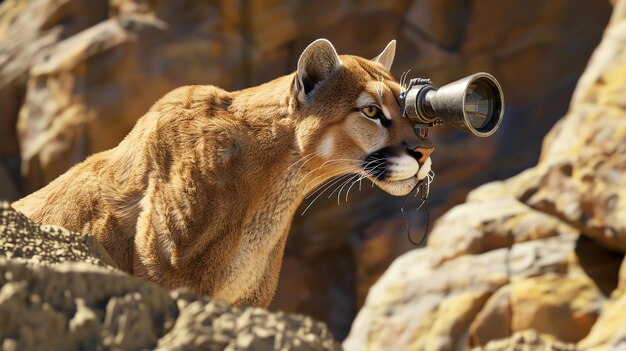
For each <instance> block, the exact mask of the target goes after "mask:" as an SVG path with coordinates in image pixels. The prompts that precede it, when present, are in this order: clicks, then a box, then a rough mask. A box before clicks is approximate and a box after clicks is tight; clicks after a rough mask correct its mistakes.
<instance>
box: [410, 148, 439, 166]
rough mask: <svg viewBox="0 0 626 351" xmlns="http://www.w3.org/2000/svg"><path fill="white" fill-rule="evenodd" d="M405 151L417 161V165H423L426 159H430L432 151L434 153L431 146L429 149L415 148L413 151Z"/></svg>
mask: <svg viewBox="0 0 626 351" xmlns="http://www.w3.org/2000/svg"><path fill="white" fill-rule="evenodd" d="M406 151H407V152H408V153H409V155H411V156H412V157H413V158H414V159H416V160H417V163H419V164H421V165H422V164H424V162H426V160H428V158H429V157H430V154H432V153H433V151H435V147H434V146H431V147H429V148H425V147H416V148H413V149H406Z"/></svg>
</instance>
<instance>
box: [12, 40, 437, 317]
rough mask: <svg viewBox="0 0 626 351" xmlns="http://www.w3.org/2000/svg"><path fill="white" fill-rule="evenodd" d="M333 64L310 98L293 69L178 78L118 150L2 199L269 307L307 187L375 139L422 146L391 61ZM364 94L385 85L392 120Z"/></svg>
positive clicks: (203, 287)
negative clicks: (221, 83) (256, 76)
mask: <svg viewBox="0 0 626 351" xmlns="http://www.w3.org/2000/svg"><path fill="white" fill-rule="evenodd" d="M322 44H323V45H325V44H324V43H322ZM313 49H314V48H313ZM313 49H311V50H313ZM393 49H394V50H395V42H394V48H393ZM333 50H334V49H333ZM328 52H329V51H328ZM303 55H304V54H303ZM324 55H326V54H324ZM324 55H321V56H320V57H314V59H315V60H317V59H321V60H326V59H327V58H326V57H325V56H324ZM383 56H384V57H385V58H386V61H385V63H386V64H387V63H388V64H390V62H389V54H388V53H387V54H386V55H383ZM391 59H393V58H391ZM303 61H305V59H304V58H302V59H301V63H302V62H303ZM337 62H339V61H337ZM304 63H306V62H304ZM304 63H302V64H304ZM340 63H341V66H340V67H339V68H333V67H331V68H330V69H334V71H333V72H332V74H330V75H329V78H328V79H325V80H323V81H321V82H320V83H319V85H318V86H317V87H316V88H315V89H314V90H313V92H314V94H313V95H312V97H307V96H306V95H305V94H303V91H302V90H303V86H302V84H300V83H301V81H300V80H304V78H302V79H300V74H301V73H302V72H296V73H293V74H290V75H287V76H284V77H281V78H278V79H276V80H274V81H271V82H269V83H266V84H263V85H261V86H258V87H253V88H249V89H245V90H241V91H236V92H227V91H224V90H222V89H219V88H217V87H213V86H187V87H182V88H179V89H176V90H174V91H172V92H170V93H168V94H167V95H165V96H164V97H163V98H161V99H160V100H159V101H158V102H156V103H155V104H154V106H152V108H151V109H150V110H149V111H148V112H147V113H146V114H145V115H144V116H143V117H141V118H140V119H139V120H138V122H137V124H136V125H135V127H134V128H133V130H132V131H131V132H130V133H129V134H128V135H127V136H126V138H125V139H124V140H123V141H122V142H121V143H120V144H119V145H118V146H117V147H115V148H113V149H111V150H108V151H104V152H101V153H98V154H95V155H92V156H91V157H89V158H88V159H86V160H85V161H84V162H82V163H80V164H77V165H76V166H74V167H73V168H71V169H70V170H69V171H67V172H66V173H65V174H63V175H62V176H60V177H59V178H57V179H56V180H54V181H53V182H52V183H50V184H49V185H48V186H46V187H45V188H43V189H41V190H39V191H37V192H35V193H33V194H31V195H29V196H27V197H25V198H24V199H21V200H19V201H18V202H16V203H14V204H13V206H14V207H15V208H16V209H18V210H20V211H22V212H23V213H25V214H26V215H27V216H29V217H31V218H32V219H33V220H35V221H37V222H40V223H46V224H56V225H61V226H64V227H66V228H68V229H70V230H72V231H76V232H81V233H90V234H91V235H94V236H95V237H96V238H97V239H98V240H99V241H100V242H101V243H102V244H103V245H104V247H105V248H106V249H107V250H108V252H109V253H110V254H111V256H112V257H113V259H114V260H115V262H116V263H117V265H118V267H119V268H120V269H122V270H124V271H127V272H129V273H132V274H134V275H137V276H140V277H144V278H146V279H149V280H152V281H155V282H157V283H159V284H161V285H164V286H166V287H169V288H176V287H181V286H187V287H190V288H192V289H194V290H195V291H197V292H199V293H202V294H209V295H212V296H213V297H215V298H220V299H224V300H227V301H229V302H232V303H247V304H252V305H259V306H267V305H268V304H269V302H270V301H271V299H272V297H273V294H274V291H275V289H276V285H277V281H278V275H279V270H280V267H281V261H282V257H283V251H284V246H285V241H286V238H287V233H288V230H289V226H290V223H291V219H292V216H293V214H294V212H295V211H296V208H297V207H298V205H299V204H300V203H301V201H302V199H303V198H304V196H305V195H306V194H307V193H309V192H311V191H312V190H313V189H315V188H316V187H317V186H319V185H320V184H322V183H323V182H325V181H327V180H328V179H330V178H331V177H333V176H336V175H341V174H347V173H359V172H363V169H362V168H361V165H360V163H359V162H357V161H358V160H363V158H364V157H365V155H366V154H367V153H370V152H373V151H374V150H376V149H377V148H380V147H384V146H386V145H400V144H402V145H407V147H410V148H418V147H422V148H426V149H429V148H432V145H430V143H429V142H428V141H427V140H420V139H418V138H417V137H416V136H415V134H414V132H413V130H412V126H411V123H410V122H409V121H408V120H407V119H405V118H402V117H401V115H400V113H401V112H400V106H399V105H398V103H397V100H396V99H395V98H394V96H398V94H399V93H400V86H399V85H398V84H397V83H396V81H395V80H394V79H393V77H392V76H391V75H390V74H389V72H388V70H386V69H385V68H384V67H383V66H382V65H381V64H380V63H377V62H373V61H370V60H367V59H363V58H360V57H355V56H347V55H342V56H340ZM312 64H315V62H313V63H312ZM329 67H330V66H329ZM323 68H324V69H326V68H328V67H326V66H324V67H323ZM381 82H382V83H381ZM364 91H365V92H368V93H370V94H371V95H372V96H374V97H376V96H379V97H380V96H381V95H380V94H381V93H382V97H383V100H384V101H383V102H381V103H384V105H385V109H386V110H387V111H388V113H389V114H390V115H391V119H392V125H391V126H390V127H389V128H384V127H381V126H379V125H377V124H376V123H375V122H374V121H371V120H368V119H367V118H365V117H364V116H362V115H361V113H360V112H359V111H358V110H356V107H357V106H355V103H356V101H357V98H358V97H359V95H360V94H362V93H363V92H364ZM322 142H325V143H326V145H325V146H324V147H322V146H320V144H321V143H322ZM321 149H324V150H325V152H320V150H321ZM316 153H318V154H316ZM333 160H334V161H333ZM336 160H344V161H336ZM350 160H352V161H350ZM423 162H424V160H420V164H423ZM413 180H415V179H413ZM413 180H407V181H405V183H406V182H409V183H415V182H413ZM415 181H416V180H415ZM377 184H379V185H381V184H383V183H380V182H378V183H377ZM384 184H386V183H384ZM384 184H383V185H381V186H383V188H384ZM389 184H391V185H389V186H390V187H392V188H393V189H396V188H397V187H395V188H394V187H393V186H395V185H393V184H392V182H389ZM392 185H393V186H392ZM404 188H406V186H404ZM404 188H402V189H404ZM388 191H389V190H388ZM401 191H404V192H406V191H405V190H401ZM390 192H392V193H393V192H396V193H397V192H398V191H395V190H392V191H390Z"/></svg>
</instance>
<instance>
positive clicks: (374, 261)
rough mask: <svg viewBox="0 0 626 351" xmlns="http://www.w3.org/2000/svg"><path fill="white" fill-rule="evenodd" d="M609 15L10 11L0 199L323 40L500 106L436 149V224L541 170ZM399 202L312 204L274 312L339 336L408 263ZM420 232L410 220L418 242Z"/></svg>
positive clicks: (408, 0) (287, 68)
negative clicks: (544, 146)
mask: <svg viewBox="0 0 626 351" xmlns="http://www.w3.org/2000/svg"><path fill="white" fill-rule="evenodd" d="M610 10H611V6H610V3H609V2H608V1H606V0H597V1H589V0H551V1H526V0H510V1H501V0H481V1H466V0H401V1H341V2H337V1H321V2H320V1H309V2H306V1H304V2H302V1H300V2H292V1H264V0H245V1H208V0H202V1H195V0H194V1H192V0H5V1H3V2H2V3H1V4H0V198H5V199H15V198H17V197H19V196H21V195H23V194H26V193H28V192H30V191H33V190H35V189H37V188H39V187H41V186H43V185H45V184H47V183H48V182H49V181H50V180H52V179H54V178H55V177H56V176H58V175H59V174H61V173H62V172H64V171H65V170H67V169H68V168H69V167H70V166H71V165H73V164H75V163H76V162H79V161H81V160H83V159H84V158H85V157H86V156H87V155H89V154H92V153H94V152H98V151H101V150H103V149H107V148H110V147H112V146H115V145H116V144H117V143H118V142H119V141H120V140H121V139H122V138H123V137H124V135H125V134H126V133H127V132H128V131H129V129H130V128H131V127H132V126H133V124H134V122H135V121H136V120H137V118H139V117H140V116H141V115H142V114H143V113H144V112H145V111H147V109H148V108H149V106H150V105H151V104H152V103H153V102H154V101H155V100H156V99H157V98H159V97H160V96H161V95H163V94H164V93H166V92H167V91H169V90H171V89H173V88H176V87H178V86H180V85H185V84H214V85H219V86H221V87H223V88H225V89H240V88H245V87H247V86H251V85H256V84H259V83H262V82H265V81H268V80H270V79H273V78H275V77H277V76H280V75H283V74H286V73H289V72H291V71H293V70H294V68H295V65H296V62H297V58H298V55H299V54H300V52H301V51H302V50H303V49H304V47H305V46H306V45H307V44H309V43H310V42H311V41H312V40H314V39H317V38H319V37H326V38H328V39H330V40H331V41H332V42H333V43H334V44H335V46H336V47H337V49H338V50H339V52H340V53H352V54H357V55H362V56H365V57H373V56H375V55H377V54H378V53H379V52H380V50H382V48H383V47H384V45H385V44H386V43H387V42H388V41H389V40H390V39H392V38H395V39H397V40H398V52H397V56H396V62H395V64H394V68H393V70H392V71H393V73H394V74H395V75H396V76H397V77H398V76H400V74H401V73H402V72H404V71H407V70H409V69H411V75H412V76H414V77H419V76H421V77H429V78H432V79H433V81H434V82H435V83H437V84H440V85H441V84H444V83H447V82H449V81H451V80H454V79H457V78H460V77H462V76H464V75H467V74H470V73H474V72H476V71H487V72H490V73H493V74H494V75H495V76H496V77H497V78H498V79H499V80H500V82H501V83H502V86H503V88H504V91H505V95H506V101H507V116H506V119H505V123H504V125H503V126H502V127H501V129H500V130H499V131H498V133H497V134H496V135H495V136H494V137H491V138H488V139H480V140H479V139H477V138H473V137H469V136H466V135H464V134H462V133H461V132H456V131H453V130H451V129H440V130H438V131H437V132H436V133H435V135H434V138H435V140H434V141H435V143H436V145H437V151H436V152H435V154H434V155H433V159H434V163H435V164H434V169H435V171H436V172H437V179H436V183H435V184H434V186H433V188H432V190H433V191H432V195H431V204H432V208H433V217H437V216H439V215H441V214H443V213H444V212H445V211H446V210H447V209H449V208H450V207H451V206H453V205H455V204H458V203H459V202H461V201H462V200H463V199H464V198H465V196H466V194H467V192H468V191H469V190H470V189H473V188H474V187H476V186H477V185H479V184H482V183H484V182H486V181H491V180H494V179H502V178H505V177H507V176H511V175H513V174H515V173H517V172H519V171H520V170H522V169H524V168H526V167H528V166H530V165H532V164H534V163H535V162H536V160H537V155H538V153H539V150H540V146H541V140H542V139H543V137H544V135H545V133H546V132H547V131H548V130H549V128H550V127H551V126H552V125H553V124H554V123H555V122H556V120H557V119H558V118H559V117H560V116H562V115H563V113H565V111H566V108H567V105H568V102H569V100H570V97H571V93H572V90H573V88H574V85H575V82H576V81H577V80H578V77H579V76H580V74H581V72H582V70H583V68H584V65H585V63H586V62H587V60H588V57H589V55H590V53H591V51H592V50H593V48H594V47H595V46H596V45H597V43H598V41H599V40H600V36H601V33H602V30H603V29H604V28H605V26H606V23H607V21H608V18H609V14H610ZM331 192H332V190H331V191H328V192H327V194H330V193H331ZM335 194H336V193H335ZM400 201H401V199H397V198H392V197H390V196H388V195H387V194H383V193H382V192H380V191H377V190H376V189H371V188H369V187H364V188H363V191H362V192H360V193H359V192H356V191H355V190H353V192H352V194H350V201H349V203H348V204H345V203H341V205H340V206H338V205H337V198H336V196H332V197H331V198H327V196H322V197H320V199H318V201H317V202H316V204H314V205H313V206H312V207H311V208H310V209H309V211H308V212H307V213H306V215H305V216H300V215H299V214H298V215H297V218H296V219H295V221H294V225H293V230H292V233H291V235H290V239H289V242H288V244H287V256H286V259H285V262H284V266H283V270H282V273H281V276H282V278H281V283H280V284H281V285H280V287H279V290H278V295H277V297H276V299H275V303H274V305H273V306H272V308H273V309H276V310H279V309H280V310H287V311H297V312H302V313H306V314H310V315H313V316H315V317H317V318H319V319H322V320H324V321H327V322H328V323H329V325H330V326H331V328H332V330H333V331H334V332H335V333H336V335H338V336H339V337H343V336H345V335H346V334H347V333H348V331H349V328H350V324H351V323H352V320H353V318H354V315H355V313H356V311H357V310H358V309H359V308H360V306H361V305H362V303H363V301H364V299H365V295H366V293H367V291H368V289H369V287H370V286H371V284H373V283H374V282H375V281H376V280H377V279H378V278H379V277H380V275H381V274H382V273H383V272H384V270H385V269H386V268H387V267H388V265H389V264H390V263H391V261H392V260H393V259H394V258H396V257H397V256H398V255H400V254H402V253H404V252H406V251H407V250H409V249H411V248H412V246H411V245H410V244H409V243H408V242H407V240H406V238H405V236H404V234H402V232H403V229H404V223H403V221H402V218H401V217H400V212H399V205H400ZM306 205H308V204H305V206H306ZM300 212H301V211H299V213H300ZM423 225H424V220H423V219H422V218H418V216H413V217H412V223H411V227H412V229H413V230H418V229H419V228H420V227H422V226H423Z"/></svg>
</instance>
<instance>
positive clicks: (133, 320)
mask: <svg viewBox="0 0 626 351" xmlns="http://www.w3.org/2000/svg"><path fill="white" fill-rule="evenodd" d="M108 260H109V258H108V255H107V254H106V252H104V251H103V249H102V248H101V247H100V245H99V244H98V243H97V242H96V241H95V240H93V239H92V238H90V237H88V236H83V235H81V234H77V233H71V232H69V231H67V230H65V229H63V228H60V227H53V226H39V225H37V224H35V223H33V222H32V221H30V220H28V219H27V218H26V217H24V216H23V215H21V214H20V213H18V212H16V211H14V210H13V209H12V208H10V207H9V206H8V204H7V203H2V204H0V349H2V350H41V349H49V350H71V349H90V350H91V349H126V350H137V349H162V350H177V349H178V350H182V349H185V350H293V349H301V350H340V349H341V345H340V344H339V343H338V342H337V341H335V340H334V338H333V336H332V334H331V333H330V331H329V330H328V328H327V327H326V325H325V324H323V323H321V322H318V321H315V320H313V319H312V318H310V317H305V316H299V315H289V314H285V313H281V312H278V313H270V312H268V311H266V310H263V309H260V308H251V307H233V306H230V305H228V304H226V303H224V302H221V301H212V300H210V299H209V298H207V297H199V296H195V295H194V294H192V293H190V292H188V291H185V290H175V291H167V290H165V289H163V288H161V287H159V286H157V285H155V284H152V283H149V282H145V281H143V280H140V279H138V278H134V277H131V276H129V275H127V274H125V273H123V272H121V271H118V270H116V269H114V268H113V267H111V266H109V265H108V264H107V262H109V261H108Z"/></svg>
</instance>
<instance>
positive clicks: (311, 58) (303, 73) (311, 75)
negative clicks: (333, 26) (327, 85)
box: [296, 39, 341, 101]
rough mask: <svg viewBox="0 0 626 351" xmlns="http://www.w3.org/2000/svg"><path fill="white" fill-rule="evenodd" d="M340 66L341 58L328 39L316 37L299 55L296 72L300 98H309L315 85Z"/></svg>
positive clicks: (303, 99)
mask: <svg viewBox="0 0 626 351" xmlns="http://www.w3.org/2000/svg"><path fill="white" fill-rule="evenodd" d="M340 66H341V59H339V56H338V55H337V51H335V48H334V47H333V44H331V43H330V41H328V40H326V39H317V40H316V41H314V42H312V43H311V44H309V46H307V47H306V49H304V51H303V52H302V55H300V59H299V60H298V71H297V72H296V84H297V85H298V89H297V92H298V97H299V98H300V100H302V101H305V100H308V99H310V97H311V95H312V93H313V92H314V90H315V87H316V86H317V85H318V84H319V83H321V82H323V81H324V80H326V79H327V78H328V77H330V76H331V75H332V74H333V73H334V72H335V70H336V69H337V68H339V67H340Z"/></svg>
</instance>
